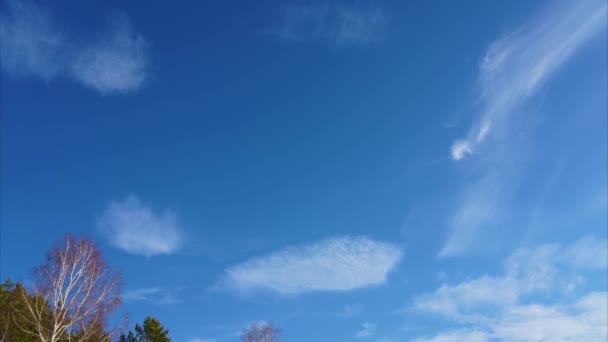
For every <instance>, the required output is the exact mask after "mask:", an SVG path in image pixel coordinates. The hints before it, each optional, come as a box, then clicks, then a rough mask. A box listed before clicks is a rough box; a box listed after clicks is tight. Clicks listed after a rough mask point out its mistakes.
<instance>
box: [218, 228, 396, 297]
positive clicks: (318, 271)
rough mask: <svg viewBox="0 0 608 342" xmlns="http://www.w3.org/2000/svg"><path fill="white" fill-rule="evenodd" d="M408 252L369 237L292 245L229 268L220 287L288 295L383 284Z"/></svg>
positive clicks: (219, 284) (342, 238) (346, 237)
mask: <svg viewBox="0 0 608 342" xmlns="http://www.w3.org/2000/svg"><path fill="white" fill-rule="evenodd" d="M401 256H402V252H401V250H400V249H399V248H398V247H397V246H395V245H393V244H389V243H384V242H378V241H374V240H371V239H369V238H367V237H348V236H345V237H337V238H331V239H326V240H322V241H320V242H316V243H314V244H311V245H306V246H297V247H288V248H284V249H282V250H279V251H277V252H274V253H272V254H270V255H267V256H263V257H259V258H254V259H251V260H249V261H246V262H243V263H241V264H238V265H235V266H232V267H230V268H228V269H226V271H225V273H224V274H223V276H222V277H221V278H220V280H219V282H218V286H219V287H220V288H226V289H230V290H236V291H240V292H247V291H252V290H270V291H273V292H277V293H279V294H283V295H292V294H298V293H302V292H307V291H347V290H353V289H356V288H361V287H366V286H371V285H379V284H383V283H384V282H385V281H386V278H387V276H388V273H389V272H390V271H391V270H392V269H393V268H394V267H395V265H396V264H397V262H398V261H399V260H400V258H401Z"/></svg>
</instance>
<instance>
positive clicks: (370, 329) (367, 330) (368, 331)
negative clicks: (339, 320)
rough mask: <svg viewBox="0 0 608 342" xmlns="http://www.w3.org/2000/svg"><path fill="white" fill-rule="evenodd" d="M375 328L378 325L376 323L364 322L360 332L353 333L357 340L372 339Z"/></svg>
mask: <svg viewBox="0 0 608 342" xmlns="http://www.w3.org/2000/svg"><path fill="white" fill-rule="evenodd" d="M377 328H378V325H377V324H376V323H372V322H364V323H363V325H362V326H361V330H359V331H357V333H355V337H356V338H359V339H362V338H369V337H372V336H374V335H375V334H376V330H377Z"/></svg>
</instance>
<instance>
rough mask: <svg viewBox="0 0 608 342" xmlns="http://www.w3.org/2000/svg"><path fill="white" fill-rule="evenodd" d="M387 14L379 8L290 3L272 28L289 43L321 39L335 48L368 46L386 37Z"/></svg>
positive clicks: (273, 31)
mask: <svg viewBox="0 0 608 342" xmlns="http://www.w3.org/2000/svg"><path fill="white" fill-rule="evenodd" d="M387 24H388V16H387V14H386V13H385V12H384V11H383V10H381V9H379V8H371V9H361V8H349V7H344V6H340V5H335V4H321V5H309V6H289V7H286V8H285V9H284V10H283V12H282V15H281V20H280V22H279V24H278V25H277V27H275V28H273V29H271V30H270V32H271V33H273V34H275V35H276V36H277V37H279V38H280V39H281V40H284V41H290V42H299V41H322V42H325V43H326V44H328V45H330V46H332V47H347V46H368V45H370V44H374V43H380V42H382V41H383V40H384V39H385V35H386V26H387Z"/></svg>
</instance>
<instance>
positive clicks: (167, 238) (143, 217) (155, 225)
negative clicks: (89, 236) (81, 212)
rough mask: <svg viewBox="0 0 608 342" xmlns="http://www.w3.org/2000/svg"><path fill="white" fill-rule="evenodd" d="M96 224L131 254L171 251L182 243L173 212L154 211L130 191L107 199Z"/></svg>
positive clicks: (117, 245)
mask: <svg viewBox="0 0 608 342" xmlns="http://www.w3.org/2000/svg"><path fill="white" fill-rule="evenodd" d="M97 226H98V229H99V231H100V232H101V233H102V234H103V235H104V237H105V238H106V239H107V240H108V241H109V243H110V244H111V245H113V246H115V247H118V248H120V249H122V250H124V251H126V252H128V253H131V254H138V255H143V256H147V257H150V256H155V255H162V254H172V253H175V252H176V251H178V250H179V249H180V248H181V247H182V245H183V237H182V233H181V229H180V227H179V226H178V224H177V219H176V217H175V214H174V213H173V212H172V211H169V210H165V211H164V212H163V213H162V214H158V213H155V212H154V211H153V210H152V209H151V208H149V207H146V206H144V205H142V204H141V203H140V201H139V199H138V198H137V197H135V196H134V195H131V196H129V197H127V198H126V199H125V200H124V201H112V202H110V204H109V205H108V206H107V208H106V210H105V211H104V213H103V214H102V215H101V217H100V218H99V219H98V222H97Z"/></svg>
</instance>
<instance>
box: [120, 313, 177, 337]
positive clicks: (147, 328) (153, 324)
mask: <svg viewBox="0 0 608 342" xmlns="http://www.w3.org/2000/svg"><path fill="white" fill-rule="evenodd" d="M135 332H136V333H137V341H138V342H171V338H170V337H169V336H168V335H169V329H165V327H164V326H163V325H162V324H160V321H159V320H157V319H156V318H152V317H146V319H145V320H144V324H143V327H142V326H140V325H139V324H136V325H135ZM127 342H130V341H128V340H127Z"/></svg>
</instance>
